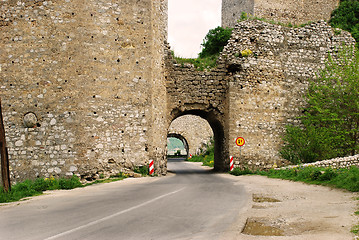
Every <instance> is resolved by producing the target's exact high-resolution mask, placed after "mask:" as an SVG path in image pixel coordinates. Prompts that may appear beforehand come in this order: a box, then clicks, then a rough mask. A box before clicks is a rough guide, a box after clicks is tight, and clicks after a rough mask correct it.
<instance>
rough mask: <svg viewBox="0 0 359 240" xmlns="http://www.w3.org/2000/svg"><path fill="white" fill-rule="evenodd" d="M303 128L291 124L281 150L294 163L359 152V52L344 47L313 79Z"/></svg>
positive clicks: (330, 57) (307, 98) (303, 118)
mask: <svg viewBox="0 0 359 240" xmlns="http://www.w3.org/2000/svg"><path fill="white" fill-rule="evenodd" d="M306 100H307V103H308V106H307V108H306V109H305V113H304V115H303V116H302V117H301V118H300V119H301V122H302V124H303V125H302V127H294V126H289V127H288V128H287V131H286V134H285V136H284V141H285V145H284V147H283V149H282V150H281V154H282V156H283V157H284V158H286V159H288V160H291V161H293V162H295V161H300V162H312V161H318V160H324V159H328V158H332V157H338V156H347V155H354V154H356V153H358V152H359V54H358V53H357V52H354V50H353V48H347V47H343V49H341V50H339V51H338V52H337V54H336V56H335V57H332V56H329V58H328V60H327V63H326V65H325V68H324V69H323V70H322V71H321V72H320V73H319V74H318V77H317V78H315V79H312V80H310V85H309V89H308V94H307V97H306Z"/></svg>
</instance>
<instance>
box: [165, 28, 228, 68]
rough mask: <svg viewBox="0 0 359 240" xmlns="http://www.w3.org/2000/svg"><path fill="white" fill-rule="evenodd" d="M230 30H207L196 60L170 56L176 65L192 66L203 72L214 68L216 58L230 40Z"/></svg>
mask: <svg viewBox="0 0 359 240" xmlns="http://www.w3.org/2000/svg"><path fill="white" fill-rule="evenodd" d="M231 34H232V28H222V27H216V28H215V29H211V30H209V32H208V33H207V35H206V36H205V38H204V40H203V43H202V44H201V45H202V47H203V48H202V51H201V52H200V53H199V54H198V58H181V57H177V56H175V55H174V53H173V52H172V55H173V57H174V59H175V60H176V62H177V63H178V64H186V63H189V64H192V65H193V66H194V67H195V68H196V69H197V70H200V71H203V70H205V69H211V68H214V67H216V63H217V58H218V56H219V54H220V52H221V51H222V50H223V48H224V46H226V45H227V43H228V40H229V39H230V38H231Z"/></svg>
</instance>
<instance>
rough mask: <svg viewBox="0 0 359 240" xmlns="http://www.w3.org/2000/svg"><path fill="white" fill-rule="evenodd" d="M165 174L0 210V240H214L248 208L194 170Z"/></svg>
mask: <svg viewBox="0 0 359 240" xmlns="http://www.w3.org/2000/svg"><path fill="white" fill-rule="evenodd" d="M168 169H169V170H170V171H171V172H172V173H170V174H169V175H170V176H168V177H162V178H142V179H126V180H124V181H120V182H115V183H109V184H101V185H94V186H90V187H86V188H83V189H74V190H71V191H55V192H53V193H50V194H47V195H43V196H39V197H35V198H33V199H31V200H29V201H25V202H20V203H16V204H11V205H5V206H1V207H0V239H1V240H5V239H6V240H11V239H14V240H15V239H16V240H21V239H29V240H31V239H36V240H39V239H46V240H50V239H66V240H70V239H81V240H84V239H86V240H91V239H218V238H220V237H221V236H222V235H223V234H224V233H225V232H226V230H227V229H228V228H229V227H230V225H231V223H233V222H234V221H235V220H236V219H237V218H238V215H239V214H238V213H239V211H240V209H241V208H243V207H244V206H245V205H246V204H247V202H248V199H249V195H248V194H247V193H246V191H245V190H244V187H243V186H240V185H235V181H234V180H231V179H230V178H225V177H221V176H220V175H217V174H214V173H212V172H211V171H210V170H208V169H205V168H203V167H200V166H199V165H198V164H194V163H186V162H183V161H181V160H179V159H172V160H169V162H168Z"/></svg>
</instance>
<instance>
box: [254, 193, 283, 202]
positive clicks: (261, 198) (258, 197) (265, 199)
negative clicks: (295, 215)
mask: <svg viewBox="0 0 359 240" xmlns="http://www.w3.org/2000/svg"><path fill="white" fill-rule="evenodd" d="M253 202H257V203H262V202H280V201H279V200H278V199H275V198H271V197H266V196H262V195H258V194H253Z"/></svg>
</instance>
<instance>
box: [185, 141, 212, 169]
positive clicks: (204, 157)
mask: <svg viewBox="0 0 359 240" xmlns="http://www.w3.org/2000/svg"><path fill="white" fill-rule="evenodd" d="M205 149H206V150H205V151H204V152H202V153H201V154H200V155H196V156H193V157H192V158H190V159H187V161H189V162H202V163H203V166H208V167H214V140H213V139H211V140H210V142H209V143H208V144H207V145H206V148H205Z"/></svg>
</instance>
